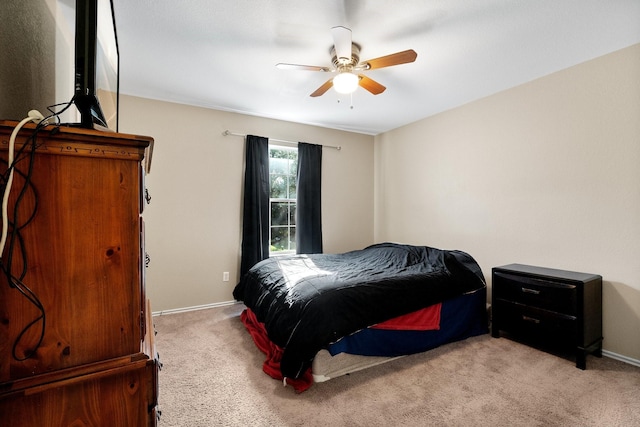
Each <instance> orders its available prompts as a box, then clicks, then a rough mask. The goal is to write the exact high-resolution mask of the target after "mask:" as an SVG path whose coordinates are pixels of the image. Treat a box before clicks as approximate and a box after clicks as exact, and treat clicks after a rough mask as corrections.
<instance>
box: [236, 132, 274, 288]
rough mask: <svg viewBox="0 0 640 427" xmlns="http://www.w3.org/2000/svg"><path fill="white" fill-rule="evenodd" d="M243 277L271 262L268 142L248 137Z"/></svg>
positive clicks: (243, 233)
mask: <svg viewBox="0 0 640 427" xmlns="http://www.w3.org/2000/svg"><path fill="white" fill-rule="evenodd" d="M245 167H246V169H245V173H244V208H243V214H242V255H241V261H240V275H241V276H244V274H245V273H246V272H247V271H249V269H250V268H251V267H253V266H254V265H255V264H257V263H258V262H260V261H262V260H263V259H266V258H269V139H267V138H264V137H261V136H254V135H247V139H246V162H245Z"/></svg>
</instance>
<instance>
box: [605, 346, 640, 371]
mask: <svg viewBox="0 0 640 427" xmlns="http://www.w3.org/2000/svg"><path fill="white" fill-rule="evenodd" d="M602 355H603V356H606V357H609V358H611V359H616V360H619V361H621V362H625V363H628V364H630V365H634V366H638V367H640V360H638V359H633V358H631V357H627V356H623V355H621V354H618V353H614V352H612V351H608V350H602Z"/></svg>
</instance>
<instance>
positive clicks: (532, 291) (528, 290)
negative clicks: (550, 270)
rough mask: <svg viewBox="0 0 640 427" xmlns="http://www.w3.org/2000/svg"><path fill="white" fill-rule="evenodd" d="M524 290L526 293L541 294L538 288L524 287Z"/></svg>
mask: <svg viewBox="0 0 640 427" xmlns="http://www.w3.org/2000/svg"><path fill="white" fill-rule="evenodd" d="M522 292H524V293H525V294H533V295H540V291H539V290H537V289H531V288H522Z"/></svg>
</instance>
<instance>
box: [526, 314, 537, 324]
mask: <svg viewBox="0 0 640 427" xmlns="http://www.w3.org/2000/svg"><path fill="white" fill-rule="evenodd" d="M522 320H524V321H525V322H531V323H535V324H536V325H537V324H539V323H540V319H536V318H535V317H530V316H525V315H524V314H523V315H522Z"/></svg>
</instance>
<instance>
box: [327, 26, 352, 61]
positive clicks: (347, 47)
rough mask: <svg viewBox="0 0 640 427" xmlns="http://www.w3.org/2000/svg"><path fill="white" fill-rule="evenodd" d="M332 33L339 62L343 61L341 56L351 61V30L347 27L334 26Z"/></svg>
mask: <svg viewBox="0 0 640 427" xmlns="http://www.w3.org/2000/svg"><path fill="white" fill-rule="evenodd" d="M331 35H332V36H333V45H334V47H335V49H336V57H337V58H338V62H342V61H340V58H344V62H346V63H348V62H351V30H350V29H348V28H346V27H333V28H332V29H331Z"/></svg>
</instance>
